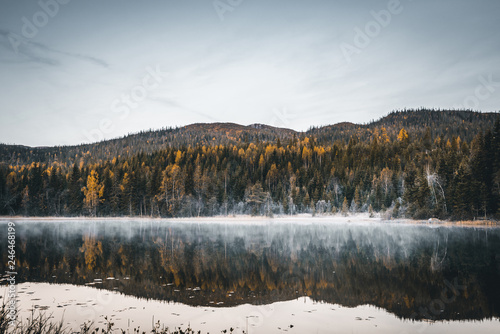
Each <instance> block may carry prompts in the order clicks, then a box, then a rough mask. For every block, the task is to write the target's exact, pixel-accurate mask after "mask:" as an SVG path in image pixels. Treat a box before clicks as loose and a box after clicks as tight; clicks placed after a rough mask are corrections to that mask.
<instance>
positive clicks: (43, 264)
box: [0, 220, 500, 333]
mask: <svg viewBox="0 0 500 334" xmlns="http://www.w3.org/2000/svg"><path fill="white" fill-rule="evenodd" d="M15 222H16V237H17V255H16V256H17V262H18V268H17V269H18V270H17V272H18V275H17V281H18V283H19V287H18V292H19V305H20V308H21V311H26V312H27V311H29V309H32V308H35V309H42V310H44V309H45V310H47V311H50V312H53V313H54V314H55V315H57V314H59V313H61V312H62V310H65V313H64V317H65V319H66V320H67V321H68V322H67V323H68V324H71V325H76V324H77V323H78V321H80V322H81V321H84V320H86V319H89V320H94V321H95V322H96V323H98V322H99V321H102V319H103V317H104V316H105V315H108V316H109V317H114V319H115V320H116V322H117V323H119V324H121V326H124V327H128V328H133V327H134V326H135V325H137V324H139V323H141V321H142V323H145V324H148V325H150V324H151V323H152V322H156V321H157V320H160V321H161V322H162V323H164V324H166V325H168V326H170V327H172V326H178V325H181V324H182V325H187V324H191V325H192V326H193V327H195V326H194V324H197V325H198V327H196V328H197V329H201V330H204V331H205V330H207V331H208V330H211V331H215V332H220V330H221V329H224V328H227V329H229V327H231V326H232V327H235V328H237V330H238V331H240V332H241V331H242V330H248V331H249V332H251V333H252V332H261V333H263V332H283V331H287V332H296V333H299V332H302V333H303V332H314V333H316V332H321V333H327V332H367V333H369V332H376V331H377V330H380V332H394V333H400V332H415V333H418V332H441V333H442V332H453V333H459V332H460V331H461V330H462V331H463V332H464V333H465V332H470V331H474V332H476V333H482V332H484V333H490V332H491V333H498V332H500V322H499V320H498V319H499V314H500V229H493V228H464V227H454V228H452V227H444V226H441V227H437V226H418V225H396V224H383V223H369V224H357V223H349V224H338V223H324V222H316V220H311V222H312V223H310V224H304V223H297V222H291V221H286V222H279V221H269V222H259V223H252V224H245V223H242V222H239V221H236V220H235V221H234V222H227V221H225V222H223V223H216V222H215V223H213V222H211V223H199V222H196V221H193V222H177V223H175V222H166V221H145V220H140V221H133V220H130V221H44V222H33V221H25V222H23V221H15ZM0 228H1V229H3V230H5V231H6V222H1V223H0ZM2 235H6V233H5V234H3V232H2ZM6 241H7V239H6V238H2V240H0V245H1V252H2V253H1V254H2V258H3V260H2V263H1V265H0V268H1V270H2V272H5V271H6V270H7V268H6V264H7V260H8V259H7V252H6V250H7V244H6ZM5 283H6V282H5V281H3V282H2V284H3V285H4V286H5ZM78 304H80V305H78ZM141 312H142V313H141ZM72 321H73V322H74V323H73V322H72ZM332 325H333V327H332ZM143 326H144V325H143ZM204 326H205V327H204ZM217 326H218V327H217ZM144 329H146V328H144Z"/></svg>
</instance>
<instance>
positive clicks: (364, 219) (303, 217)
mask: <svg viewBox="0 0 500 334" xmlns="http://www.w3.org/2000/svg"><path fill="white" fill-rule="evenodd" d="M82 220H86V221H131V220H132V221H156V222H170V223H182V222H200V223H222V222H224V223H227V222H242V223H245V222H249V223H252V222H253V223H265V222H277V223H280V222H283V223H284V222H298V223H314V222H323V223H379V224H380V223H381V224H404V225H424V226H457V227H458V226H462V227H492V228H494V227H500V222H498V221H494V220H457V221H454V220H438V219H435V218H431V219H427V220H426V219H411V218H396V219H384V218H382V217H380V216H378V215H377V216H375V217H370V216H369V215H368V214H363V213H360V214H356V215H349V216H342V215H322V216H313V215H311V214H298V215H286V216H278V215H277V216H274V217H267V216H251V215H228V216H212V217H175V218H162V217H148V216H142V217H141V216H139V217H137V216H131V217H130V216H125V217H85V216H78V217H65V216H64V217H63V216H49V217H45V216H34V217H30V216H0V222H7V221H31V222H34V221H59V222H60V221H82Z"/></svg>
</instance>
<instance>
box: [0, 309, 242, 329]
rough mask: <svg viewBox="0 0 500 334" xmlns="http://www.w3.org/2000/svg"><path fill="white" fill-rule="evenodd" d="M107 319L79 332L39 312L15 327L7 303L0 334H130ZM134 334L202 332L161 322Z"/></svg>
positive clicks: (1, 314) (86, 325)
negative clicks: (169, 326)
mask: <svg viewBox="0 0 500 334" xmlns="http://www.w3.org/2000/svg"><path fill="white" fill-rule="evenodd" d="M105 319H106V324H105V325H104V327H97V326H94V324H93V323H91V322H85V323H83V324H82V325H81V326H80V328H79V329H78V330H75V329H70V328H66V327H65V326H64V324H63V320H64V319H61V320H60V321H59V322H56V321H54V320H53V318H52V316H49V315H47V314H45V313H43V312H38V313H35V312H34V311H33V313H32V314H31V317H30V318H27V319H24V321H19V322H16V325H15V326H9V322H10V319H9V317H8V316H7V308H6V305H5V303H4V304H3V305H2V307H1V308H0V334H4V333H9V334H111V333H117V332H119V333H122V334H125V333H127V334H128V333H130V331H129V330H123V329H118V328H116V327H115V324H114V323H113V322H111V321H108V320H107V318H105ZM232 332H233V328H231V329H230V330H229V331H227V330H225V331H222V333H232ZM132 333H134V334H146V333H153V334H201V331H197V332H196V331H194V330H193V329H191V328H190V327H189V326H188V327H187V328H186V329H182V328H180V327H179V328H177V329H173V330H170V329H168V328H166V327H162V326H161V325H160V322H158V323H157V324H156V325H155V327H154V328H153V329H151V330H150V331H147V332H146V331H141V330H140V328H134V329H133V332H132Z"/></svg>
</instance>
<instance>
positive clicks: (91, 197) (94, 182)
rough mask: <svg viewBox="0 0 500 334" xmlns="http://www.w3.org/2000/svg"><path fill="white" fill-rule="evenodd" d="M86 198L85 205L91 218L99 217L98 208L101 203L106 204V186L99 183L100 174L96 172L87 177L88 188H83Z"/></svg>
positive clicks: (93, 171)
mask: <svg viewBox="0 0 500 334" xmlns="http://www.w3.org/2000/svg"><path fill="white" fill-rule="evenodd" d="M82 191H83V194H84V196H85V198H84V199H83V203H84V205H85V208H86V209H87V210H88V211H89V213H90V215H91V216H96V215H97V207H98V206H99V203H102V202H104V199H102V196H103V194H104V185H103V184H100V183H99V174H97V172H96V171H95V170H92V171H91V172H90V175H89V176H88V177H87V186H86V187H83V188H82Z"/></svg>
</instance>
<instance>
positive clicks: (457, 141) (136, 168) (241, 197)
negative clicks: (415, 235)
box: [0, 109, 500, 219]
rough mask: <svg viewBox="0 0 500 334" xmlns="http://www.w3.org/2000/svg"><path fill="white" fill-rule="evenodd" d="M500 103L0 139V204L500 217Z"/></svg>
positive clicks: (136, 211)
mask: <svg viewBox="0 0 500 334" xmlns="http://www.w3.org/2000/svg"><path fill="white" fill-rule="evenodd" d="M499 117H500V114H498V113H478V112H473V111H464V110H461V111H453V110H428V109H420V110H404V111H396V112H392V113H390V114H389V115H388V116H386V117H384V118H382V119H380V120H377V121H372V122H370V123H367V124H352V123H339V124H336V125H331V126H324V127H314V128H311V129H309V130H308V131H306V132H296V131H294V130H290V129H284V128H276V127H271V126H267V125H262V124H254V125H250V126H241V125H237V124H232V123H214V124H193V125H189V126H186V127H182V128H165V129H162V130H157V131H153V130H150V131H145V132H141V133H137V134H131V135H128V136H125V137H123V138H118V139H114V140H108V141H102V142H99V143H94V144H86V145H79V146H60V147H39V148H31V147H25V146H19V145H6V144H2V145H0V214H1V215H26V216H152V217H197V216H212V215H221V214H222V215H232V214H252V215H268V216H273V215H289V214H297V213H312V214H314V215H325V214H335V213H339V214H344V215H348V214H352V213H357V212H369V213H377V212H382V213H384V214H385V215H386V217H395V218H398V217H407V218H418V219H424V218H430V217H438V218H442V219H445V218H446V219H477V218H489V219H492V218H498V217H499V216H500V120H499Z"/></svg>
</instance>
